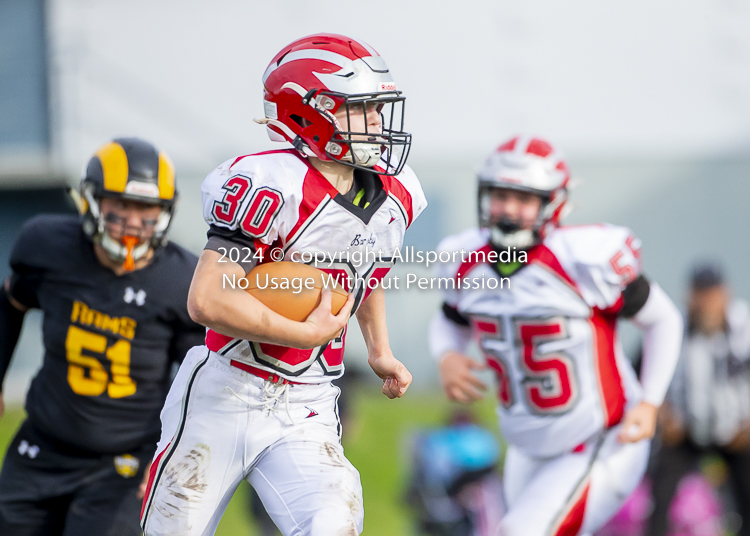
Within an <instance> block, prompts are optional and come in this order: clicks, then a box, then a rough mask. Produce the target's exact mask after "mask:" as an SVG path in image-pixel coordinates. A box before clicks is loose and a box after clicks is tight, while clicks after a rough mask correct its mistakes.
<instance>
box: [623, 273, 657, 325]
mask: <svg viewBox="0 0 750 536" xmlns="http://www.w3.org/2000/svg"><path fill="white" fill-rule="evenodd" d="M650 292H651V284H650V283H649V282H648V279H646V278H645V277H644V276H643V275H639V276H638V277H637V278H635V279H634V280H633V281H631V282H630V283H629V284H628V286H627V287H625V290H623V291H622V302H623V304H622V309H620V312H619V315H620V316H622V317H624V318H632V317H634V316H635V315H636V314H637V313H638V311H640V310H641V308H642V307H643V306H644V305H645V303H646V300H648V295H649V293H650Z"/></svg>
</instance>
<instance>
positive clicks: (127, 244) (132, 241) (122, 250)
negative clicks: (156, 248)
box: [97, 232, 150, 272]
mask: <svg viewBox="0 0 750 536" xmlns="http://www.w3.org/2000/svg"><path fill="white" fill-rule="evenodd" d="M97 242H98V243H99V245H101V246H102V248H104V251H106V252H107V255H109V258H110V259H112V260H113V261H115V262H121V263H123V266H122V267H123V268H124V269H125V270H127V271H129V272H130V271H132V270H134V269H135V261H137V260H138V259H140V258H141V257H144V256H145V255H146V254H147V253H148V249H149V247H150V245H149V243H148V242H144V243H143V244H138V238H136V237H134V236H128V235H126V236H124V237H123V238H122V242H119V241H117V240H114V239H113V238H112V237H111V236H109V233H106V232H105V233H102V234H100V235H98V236H97Z"/></svg>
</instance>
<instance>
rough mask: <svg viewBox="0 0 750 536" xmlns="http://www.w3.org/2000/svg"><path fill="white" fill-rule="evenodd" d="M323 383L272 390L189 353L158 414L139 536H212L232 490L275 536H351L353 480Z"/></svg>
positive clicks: (355, 519) (357, 512)
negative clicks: (267, 520)
mask: <svg viewBox="0 0 750 536" xmlns="http://www.w3.org/2000/svg"><path fill="white" fill-rule="evenodd" d="M339 393H340V391H339V389H338V388H337V387H335V386H333V385H332V384H331V383H330V382H329V383H323V384H312V385H293V384H292V385H287V386H282V385H278V384H274V383H270V382H267V381H265V380H263V379H261V378H259V377H257V376H254V375H252V374H249V373H247V372H244V371H242V370H240V369H238V368H235V367H232V366H230V365H229V360H228V359H226V358H224V357H221V356H219V355H218V354H216V353H214V352H210V351H209V350H208V349H207V348H206V347H205V346H198V347H195V348H193V349H192V350H190V352H188V354H187V356H186V357H185V361H184V362H183V364H182V366H181V367H180V370H179V372H178V374H177V377H176V378H175V381H174V383H173V384H172V387H171V389H170V391H169V395H168V396H167V400H166V403H165V405H164V409H163V410H162V413H161V422H162V432H161V440H160V441H159V444H158V446H157V449H156V456H155V457H154V461H153V463H152V465H151V470H150V478H149V486H148V489H147V492H146V497H145V498H144V502H143V511H142V514H141V526H142V527H143V531H144V535H145V536H161V535H176V534H179V535H180V536H208V535H212V534H214V532H215V530H216V527H217V526H218V524H219V520H220V519H221V516H222V514H223V513H224V510H225V509H226V507H227V504H229V500H230V499H231V498H232V495H233V494H234V492H235V490H236V489H237V486H238V485H239V483H240V481H241V480H243V479H246V480H248V481H249V482H250V484H252V486H253V487H254V488H255V490H256V491H257V492H258V495H259V496H260V498H261V499H262V501H263V505H264V506H265V508H266V510H267V511H268V513H269V515H270V516H271V518H272V519H273V520H274V522H275V523H276V525H277V526H278V527H279V530H281V532H282V533H283V534H284V536H303V535H304V536H308V535H309V536H356V535H358V534H360V533H361V532H362V522H363V517H364V509H363V506H362V486H361V484H360V481H359V473H358V472H357V470H356V469H355V468H354V467H353V466H352V464H351V463H349V460H347V459H346V457H345V456H344V450H343V448H342V447H341V442H340V437H339V432H340V423H339V419H338V410H337V405H336V403H337V400H338V395H339Z"/></svg>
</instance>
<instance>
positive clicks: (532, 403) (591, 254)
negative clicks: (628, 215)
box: [438, 225, 641, 456]
mask: <svg viewBox="0 0 750 536" xmlns="http://www.w3.org/2000/svg"><path fill="white" fill-rule="evenodd" d="M639 248H640V242H639V241H638V240H637V239H636V238H635V237H633V235H632V234H631V232H630V231H629V230H628V229H625V228H623V227H616V226H613V225H588V226H573V227H562V228H558V229H556V230H554V231H553V232H552V233H550V235H548V236H547V237H546V238H545V239H544V241H543V242H542V243H541V244H539V245H537V246H534V247H533V248H532V249H530V250H529V251H528V262H527V265H526V266H523V267H521V268H520V269H519V270H518V271H516V272H515V273H513V275H511V276H510V278H509V282H508V281H507V280H506V281H504V282H502V281H501V280H500V278H501V276H500V275H499V273H498V272H497V271H496V268H495V267H492V266H490V263H489V262H483V258H486V257H484V256H485V255H487V254H488V253H489V252H490V251H492V248H491V246H490V245H489V232H488V230H487V229H472V230H469V231H466V232H464V233H461V234H459V235H455V236H451V237H448V238H446V239H445V240H443V241H442V242H441V244H440V245H439V246H438V249H439V250H440V251H448V252H454V251H460V250H461V249H463V250H464V251H465V253H464V255H463V259H461V258H460V256H458V257H457V258H456V261H455V262H451V263H445V264H441V265H440V267H439V269H438V271H439V275H440V276H441V277H444V278H452V279H451V280H452V281H453V282H454V283H455V284H456V289H450V288H449V289H447V290H445V301H446V303H447V305H448V306H449V307H452V308H455V309H456V310H457V311H458V312H459V313H460V315H461V316H463V317H464V318H465V319H467V320H469V322H470V324H471V328H472V334H473V335H474V336H475V338H476V340H477V343H478V344H479V346H480V349H481V350H482V352H483V354H484V356H485V358H486V361H487V364H488V366H489V367H491V368H492V369H493V370H494V371H495V373H496V375H497V380H498V398H499V402H500V403H499V406H498V412H499V414H500V417H501V419H500V421H501V427H502V430H503V435H504V437H505V438H506V439H507V440H508V442H509V443H511V444H513V445H516V446H518V447H519V448H521V449H523V450H524V451H525V452H527V453H529V454H530V455H534V456H554V455H557V454H560V453H563V452H567V451H570V450H571V449H574V448H576V447H578V446H579V445H581V444H582V443H584V442H585V441H586V440H587V439H588V438H590V437H591V436H592V435H593V434H595V433H596V432H598V431H601V430H602V429H606V428H608V427H611V426H614V425H615V424H617V423H618V422H619V421H620V420H621V418H622V416H623V412H624V410H625V408H626V406H627V407H629V406H630V405H631V404H633V403H635V402H638V401H639V400H640V398H641V389H640V385H639V384H638V381H637V379H636V377H635V373H634V372H633V369H632V367H631V366H630V364H629V362H628V361H627V359H626V357H625V355H624V353H623V351H622V348H621V345H620V342H619V340H618V337H617V330H616V326H617V312H618V311H619V310H620V308H621V307H622V304H623V299H622V290H623V289H624V288H625V286H626V285H627V284H628V283H629V282H630V281H632V280H633V279H635V278H636V277H638V276H639V275H640V272H641V266H640V250H639ZM469 252H473V253H469ZM491 280H494V281H491ZM501 282H502V283H504V284H503V285H502V286H503V287H504V288H501V285H500V284H499V283H501ZM443 286H445V285H443ZM475 287H479V288H475ZM482 287H483V288H482ZM489 287H497V288H494V290H493V289H491V288H489Z"/></svg>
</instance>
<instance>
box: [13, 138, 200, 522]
mask: <svg viewBox="0 0 750 536" xmlns="http://www.w3.org/2000/svg"><path fill="white" fill-rule="evenodd" d="M80 195H81V197H82V200H81V199H80V198H79V201H81V203H80V207H79V208H81V209H82V220H81V219H79V218H77V217H75V216H68V215H42V216H37V217H35V218H33V219H31V220H29V221H28V222H27V223H26V224H25V225H24V227H23V229H22V230H21V233H20V235H19V236H18V239H17V240H16V244H15V246H14V248H13V251H12V252H11V255H10V266H11V268H12V274H11V276H10V277H9V278H8V279H7V280H6V281H5V285H4V286H5V288H4V289H2V290H0V381H2V379H3V377H4V376H5V372H6V370H7V367H8V365H9V363H10V359H11V356H12V354H13V350H14V348H15V346H16V343H17V342H18V337H19V335H20V332H21V324H22V322H23V317H24V314H25V312H26V311H27V310H28V309H34V308H37V309H41V310H42V312H43V313H44V319H43V321H42V336H43V340H44V361H43V363H42V367H41V369H40V370H39V372H38V373H37V375H36V377H35V378H34V380H33V381H32V382H31V387H30V388H29V392H28V395H27V397H26V412H27V414H28V418H27V419H26V421H25V422H24V423H23V424H22V425H21V428H20V429H19V431H18V433H17V434H16V437H15V438H14V439H13V442H12V443H11V445H10V448H9V449H8V452H7V454H6V456H5V460H4V462H3V467H2V473H0V534H2V535H3V536H32V535H39V536H42V535H44V536H54V535H63V534H64V535H66V536H67V535H70V536H72V535H78V534H86V535H91V536H105V535H108V534H117V535H118V536H130V535H133V536H136V535H138V534H140V527H139V524H138V520H139V513H140V506H141V502H142V501H141V497H142V496H143V492H144V490H145V481H144V476H145V475H146V473H147V471H146V468H147V466H148V464H149V462H150V461H151V458H152V457H153V454H154V450H155V448H156V441H157V440H158V439H159V411H160V410H161V408H162V406H163V405H164V399H165V398H166V396H167V390H168V387H169V381H170V379H171V369H172V366H171V365H172V364H174V363H178V362H180V361H182V359H183V358H184V357H185V354H186V353H187V351H188V350H189V349H190V348H192V347H193V346H194V345H196V344H200V342H201V340H202V338H203V336H204V333H205V330H204V328H203V327H202V326H200V325H199V324H196V323H195V322H193V320H191V318H190V316H189V314H188V311H187V296H188V289H189V288H190V278H191V277H192V275H193V271H194V270H195V266H196V264H197V262H198V259H197V257H196V256H195V255H193V254H191V253H189V252H187V251H185V250H184V249H182V248H180V247H178V246H176V245H175V244H173V243H171V242H168V241H167V239H166V233H167V230H168V228H169V224H170V221H171V219H172V215H173V212H174V208H175V201H176V199H177V192H176V190H175V177H174V170H173V168H172V164H171V163H170V161H169V158H168V157H167V155H166V154H165V153H163V152H160V151H158V150H157V149H156V148H154V146H153V145H151V144H150V143H147V142H145V141H142V140H139V139H136V138H126V139H117V140H114V141H113V142H111V143H108V144H106V145H104V146H103V147H102V148H100V149H99V150H98V151H97V152H96V154H95V155H94V156H93V157H92V158H91V160H90V161H89V163H88V166H87V167H86V170H85V174H84V177H83V179H82V181H81V186H80ZM0 415H2V398H1V396H0Z"/></svg>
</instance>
